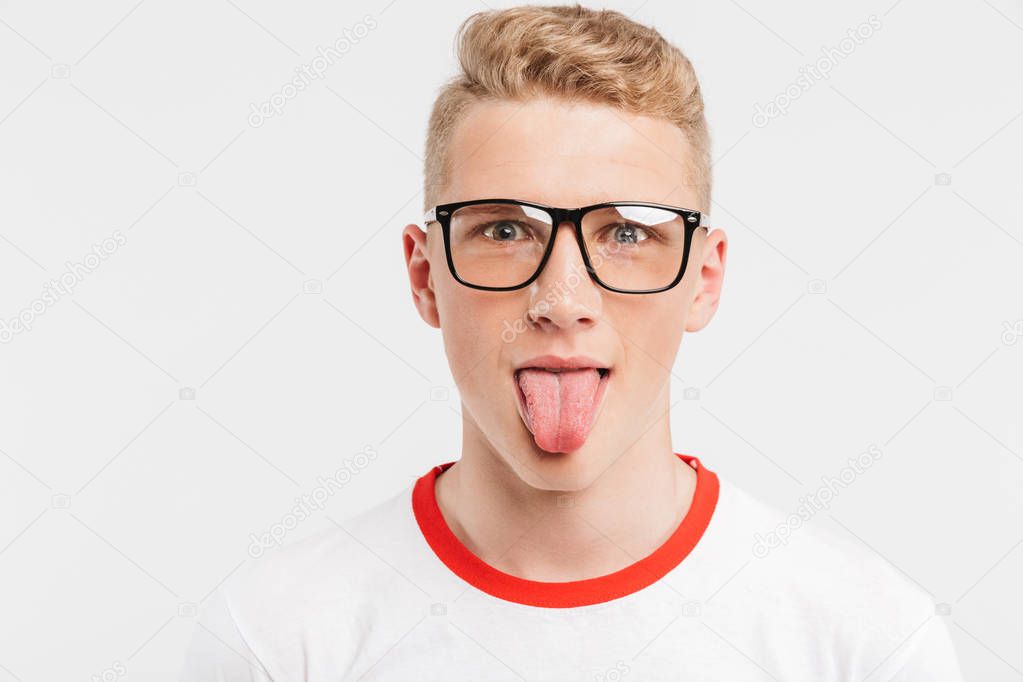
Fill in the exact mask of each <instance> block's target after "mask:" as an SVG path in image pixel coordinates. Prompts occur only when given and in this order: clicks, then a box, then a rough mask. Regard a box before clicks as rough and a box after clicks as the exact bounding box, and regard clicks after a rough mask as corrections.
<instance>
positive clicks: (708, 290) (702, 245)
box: [686, 229, 728, 332]
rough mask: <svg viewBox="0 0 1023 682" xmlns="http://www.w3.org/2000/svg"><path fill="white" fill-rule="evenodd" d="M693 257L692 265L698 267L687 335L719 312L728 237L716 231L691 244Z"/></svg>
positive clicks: (722, 231) (687, 324) (699, 328)
mask: <svg viewBox="0 0 1023 682" xmlns="http://www.w3.org/2000/svg"><path fill="white" fill-rule="evenodd" d="M693 246H694V247H695V248H694V249H693V251H694V252H693V253H692V254H691V256H697V258H695V259H694V260H693V264H694V265H697V266H699V268H700V271H699V274H698V275H697V279H696V284H695V285H694V287H693V291H694V297H693V302H692V304H691V305H690V307H689V318H688V319H687V320H686V331H687V332H696V331H700V330H701V329H703V328H704V327H706V326H707V325H708V324H710V321H711V318H713V317H714V313H715V312H716V311H717V309H718V301H720V300H721V287H722V285H723V284H724V279H725V259H726V257H727V256H728V236H727V235H726V234H725V233H724V230H720V229H715V230H714V231H713V232H710V233H709V234H708V235H707V236H706V237H705V238H703V239H699V240H697V239H695V237H694V240H693Z"/></svg>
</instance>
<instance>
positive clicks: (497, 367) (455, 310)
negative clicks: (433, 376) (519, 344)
mask: <svg viewBox="0 0 1023 682" xmlns="http://www.w3.org/2000/svg"><path fill="white" fill-rule="evenodd" d="M437 309H438V311H439V313H440V322H441V332H442V334H443V337H444V349H445V353H446V354H447V357H448V363H449V364H450V366H451V372H452V374H453V375H454V377H455V381H456V383H457V384H458V385H459V388H461V389H463V390H467V391H472V390H473V387H474V386H482V387H483V388H484V389H485V388H486V387H487V385H489V384H491V383H493V378H494V374H495V373H496V372H499V371H503V370H502V367H503V365H502V364H501V363H502V359H503V358H504V357H505V354H504V352H503V350H504V347H505V346H506V344H507V343H509V342H513V341H514V335H513V334H512V333H510V332H508V331H507V330H509V329H512V328H514V325H515V320H516V318H515V316H514V312H515V310H516V306H515V303H514V297H513V296H510V295H508V294H502V293H495V292H486V291H476V290H473V289H469V288H468V287H464V286H461V285H460V284H458V283H457V282H454V286H453V287H447V286H443V287H438V290H437Z"/></svg>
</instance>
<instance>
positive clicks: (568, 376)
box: [518, 368, 601, 452]
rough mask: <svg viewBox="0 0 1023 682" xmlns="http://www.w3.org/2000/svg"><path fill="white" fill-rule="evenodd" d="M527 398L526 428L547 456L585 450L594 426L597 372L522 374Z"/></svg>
mask: <svg viewBox="0 0 1023 682" xmlns="http://www.w3.org/2000/svg"><path fill="white" fill-rule="evenodd" d="M518 380H519V386H520V387H521V388H522V394H523V395H524V396H525V398H526V401H525V402H526V409H525V413H526V426H528V427H529V430H530V431H531V432H532V433H533V438H534V440H536V444H537V445H538V446H539V447H540V448H541V449H543V450H546V451H547V452H572V451H574V450H578V449H579V448H580V447H582V444H583V443H584V442H586V437H587V435H589V433H590V427H592V426H593V419H594V416H595V413H596V409H595V408H596V400H597V389H598V388H599V387H600V380H601V376H600V372H598V371H597V370H596V369H594V368H585V369H572V370H568V369H566V370H562V371H560V372H550V371H547V370H544V369H523V370H520V371H519V376H518Z"/></svg>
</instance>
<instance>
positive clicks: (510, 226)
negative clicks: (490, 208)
mask: <svg viewBox="0 0 1023 682" xmlns="http://www.w3.org/2000/svg"><path fill="white" fill-rule="evenodd" d="M480 232H481V234H483V236H484V237H488V238H490V239H493V240H494V241H495V242H513V241H519V240H523V239H529V232H528V231H527V230H526V228H525V226H523V225H520V224H519V223H515V222H511V221H509V220H502V221H500V222H496V223H490V224H489V225H486V226H485V227H483V228H482V229H481V230H480Z"/></svg>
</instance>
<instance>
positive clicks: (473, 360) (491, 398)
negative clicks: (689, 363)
mask: <svg viewBox="0 0 1023 682" xmlns="http://www.w3.org/2000/svg"><path fill="white" fill-rule="evenodd" d="M690 153H691V152H690V149H689V145H688V143H687V141H686V139H685V136H684V135H683V133H682V132H681V131H680V130H679V129H678V128H676V127H675V126H673V125H672V124H671V123H669V122H667V121H662V120H658V119H653V118H650V117H645V116H638V115H632V114H627V113H625V112H622V111H620V110H617V109H612V108H610V107H608V106H604V105H597V104H588V103H569V102H566V101H564V100H558V99H546V98H545V99H532V100H527V101H526V102H524V103H523V102H510V101H499V102H488V103H477V104H474V105H473V106H472V108H471V109H470V110H469V111H468V112H467V113H466V115H465V116H464V117H463V119H462V121H461V122H460V123H459V125H458V127H457V129H456V130H455V132H454V134H453V136H452V140H451V146H450V149H449V159H450V161H451V166H452V173H451V177H450V181H449V182H448V184H447V186H446V187H444V188H443V191H442V192H441V194H440V197H439V202H438V203H445V202H451V201H462V200H469V199H477V198H488V197H508V198H515V199H521V200H525V201H533V202H536V203H540V204H547V205H552V206H566V207H570V206H571V207H577V206H586V205H589V204H595V203H600V202H605V201H616V200H618V201H623V200H629V201H642V202H650V203H658V204H668V205H673V206H679V207H687V208H693V209H696V210H702V211H704V212H706V210H707V207H705V206H699V205H698V201H699V199H698V194H697V192H696V188H695V187H692V186H689V185H687V184H686V178H687V173H686V170H685V169H686V168H688V167H689V164H688V160H689V154H690ZM427 229H428V230H429V232H428V233H427V234H426V235H424V234H423V232H422V230H421V229H420V228H419V227H418V226H416V225H409V226H407V227H406V229H405V234H404V243H405V255H406V261H407V264H408V268H409V276H410V282H411V284H412V290H413V298H414V300H415V302H416V304H417V307H418V309H419V312H420V314H421V315H422V317H423V319H424V320H426V321H427V322H428V323H430V324H433V325H434V326H439V327H440V329H441V331H442V335H443V338H444V347H445V351H446V353H447V357H448V362H449V364H450V366H451V371H452V374H453V375H454V377H455V382H456V384H457V386H458V389H459V393H460V395H461V399H462V414H463V422H464V433H463V447H464V451H463V458H464V457H467V456H473V455H474V454H475V453H477V452H482V453H490V454H493V455H494V456H497V457H499V458H501V460H502V461H503V462H505V463H506V464H507V465H508V466H509V467H510V468H511V469H512V470H513V471H514V472H515V473H516V474H517V475H518V476H519V477H520V478H521V479H522V480H523V481H525V482H526V483H528V484H529V485H532V486H533V487H537V488H542V489H555V490H577V489H580V488H584V487H586V486H588V485H589V484H590V483H592V482H593V481H594V480H595V479H596V478H597V477H598V476H600V474H601V473H603V472H604V471H605V470H607V469H608V467H610V466H611V465H612V464H614V463H615V462H616V461H617V460H618V459H619V458H620V457H622V456H623V455H627V454H632V455H635V453H637V452H640V451H649V450H651V449H655V448H660V449H668V448H670V447H671V443H670V433H669V431H668V428H667V424H668V421H667V419H668V415H667V411H668V406H669V401H668V395H669V391H668V387H669V376H670V371H671V368H672V367H673V365H674V362H675V356H676V354H677V351H678V348H679V344H680V342H681V339H682V335H683V333H684V331H695V330H698V329H700V328H702V327H703V326H705V325H706V324H707V322H708V321H709V319H710V317H711V316H712V315H713V311H714V309H715V308H716V304H717V298H718V292H719V290H720V282H721V277H722V275H723V270H724V253H725V241H724V236H723V233H720V231H719V230H716V231H715V232H714V233H713V234H712V235H708V234H706V233H705V232H704V230H702V229H699V230H697V231H696V234H694V235H693V243H692V248H691V249H690V254H689V261H688V266H687V269H686V274H685V276H684V277H683V279H682V281H681V282H680V283H679V284H678V285H677V286H675V287H674V288H672V289H669V290H667V291H664V292H660V293H656V294H644V295H630V294H622V293H616V292H613V291H608V290H607V289H603V288H601V287H599V286H598V285H597V284H595V283H594V282H593V281H592V280H591V279H590V278H589V277H588V276H587V274H586V270H585V266H584V264H583V261H582V255H581V254H580V251H579V247H578V245H577V242H576V241H575V239H574V236H573V234H572V229H573V228H572V226H571V224H569V223H564V224H562V225H560V226H557V227H556V230H558V235H557V238H556V240H555V243H554V247H553V250H552V252H551V254H550V256H549V258H548V261H547V263H546V264H545V266H544V269H543V271H542V272H541V274H540V276H539V277H538V278H537V279H536V280H535V281H534V282H532V283H531V284H530V285H529V286H527V287H525V288H523V289H519V290H515V291H507V292H493V291H481V290H477V289H472V288H469V287H466V286H463V285H461V284H459V283H458V282H457V281H456V280H455V279H454V278H453V277H452V276H451V274H450V272H449V271H448V269H447V265H446V262H445V254H444V245H443V239H442V236H441V235H440V234H439V226H436V225H434V226H432V227H430V226H428V228H427ZM578 366H582V367H583V369H576V370H575V371H567V370H568V369H570V368H573V367H578ZM528 368H531V369H528ZM597 368H599V370H598V369H597ZM552 369H561V370H562V371H561V372H552V371H550V370H552ZM559 406H560V409H559ZM669 451H670V450H669Z"/></svg>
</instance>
